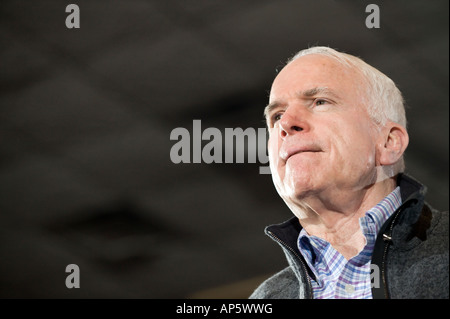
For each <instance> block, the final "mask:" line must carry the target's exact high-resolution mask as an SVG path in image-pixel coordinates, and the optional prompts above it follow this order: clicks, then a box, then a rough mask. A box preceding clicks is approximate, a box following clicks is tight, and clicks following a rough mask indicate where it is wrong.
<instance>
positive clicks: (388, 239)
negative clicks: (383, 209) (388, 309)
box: [381, 211, 400, 299]
mask: <svg viewBox="0 0 450 319" xmlns="http://www.w3.org/2000/svg"><path fill="white" fill-rule="evenodd" d="M399 215H400V211H398V212H397V213H396V214H395V216H394V218H393V219H392V222H391V224H390V225H389V231H388V232H385V233H384V234H383V241H384V242H385V245H384V252H383V258H382V259H381V277H382V279H383V285H384V296H385V297H386V299H389V290H388V285H387V276H386V257H387V252H388V248H389V245H390V244H391V242H392V230H393V229H394V223H395V221H396V219H397V217H398V216H399Z"/></svg>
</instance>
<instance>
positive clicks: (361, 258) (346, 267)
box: [298, 187, 402, 299]
mask: <svg viewBox="0 0 450 319" xmlns="http://www.w3.org/2000/svg"><path fill="white" fill-rule="evenodd" d="M401 204H402V200H401V196H400V187H397V188H396V189H394V191H392V193H390V194H389V195H388V196H386V197H385V198H384V199H383V200H382V201H380V202H379V203H378V204H377V205H376V206H374V207H373V208H371V209H370V210H369V211H367V212H366V214H365V216H364V217H361V218H360V219H359V224H360V226H361V230H362V232H363V234H364V236H365V237H366V241H367V242H366V245H365V247H364V248H363V250H362V251H361V252H360V253H359V254H358V255H356V256H354V257H353V258H351V259H350V260H347V259H345V258H344V256H342V255H341V253H339V252H338V251H337V250H336V249H334V248H333V247H332V246H331V244H330V243H328V242H327V241H325V240H324V239H321V238H318V237H316V236H310V235H308V233H307V232H306V230H305V229H302V230H301V231H300V234H299V237H298V248H299V250H300V253H301V254H302V255H303V256H304V257H305V260H306V262H307V264H308V266H309V267H310V269H311V270H312V272H313V274H314V278H311V283H312V288H313V294H314V298H316V299H327V298H328V299H330V298H334V299H372V289H371V285H372V283H371V278H370V273H371V269H370V261H371V257H372V252H373V248H374V246H375V240H376V238H377V234H378V231H379V229H380V228H381V226H382V225H383V224H384V222H385V221H386V220H387V219H388V218H389V216H391V215H392V213H393V212H394V211H395V210H396V209H397V208H398V207H400V205H401Z"/></svg>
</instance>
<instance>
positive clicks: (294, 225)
mask: <svg viewBox="0 0 450 319" xmlns="http://www.w3.org/2000/svg"><path fill="white" fill-rule="evenodd" d="M397 183H398V185H400V191H401V196H402V203H403V204H402V205H401V206H400V207H399V208H398V209H397V210H396V211H395V212H394V213H393V214H392V216H391V217H390V218H389V219H388V220H387V221H386V223H385V224H384V225H383V227H382V228H381V229H380V231H379V233H378V236H377V241H376V243H375V248H374V252H373V255H372V264H374V265H377V266H378V269H379V270H380V272H379V273H380V276H381V280H379V284H373V285H372V286H373V288H372V296H373V298H374V299H378V298H380V299H382V298H393V299H413V298H418V299H425V298H449V289H448V287H449V267H448V265H449V264H448V261H449V258H448V253H449V241H448V212H439V211H436V210H435V209H433V208H432V207H430V206H429V205H428V204H427V203H426V202H425V201H424V195H425V192H426V187H425V186H424V185H422V184H420V183H419V182H417V181H416V180H414V179H413V178H412V177H410V176H407V175H405V174H400V175H399V176H398V179H397ZM300 230H301V225H300V224H299V222H298V219H297V218H296V217H293V218H291V219H290V220H288V221H286V222H284V223H282V224H278V225H272V226H268V227H267V228H266V229H265V232H266V234H267V235H268V236H269V237H271V238H272V239H273V240H275V241H276V242H277V243H278V244H279V245H280V246H281V247H282V249H283V251H284V253H285V255H286V258H287V260H288V264H289V266H288V267H287V268H285V269H283V270H282V271H280V272H278V273H277V274H275V275H273V276H272V277H270V278H269V279H267V280H266V281H264V282H263V283H262V284H261V285H260V286H259V287H258V288H257V289H256V290H255V291H254V292H253V293H252V294H251V296H250V299H310V298H313V293H312V286H311V279H310V278H311V277H312V276H313V273H312V272H311V270H310V269H309V268H308V266H307V263H306V261H305V260H304V258H303V256H302V255H301V254H300V253H299V251H298V248H297V238H298V235H299V233H300Z"/></svg>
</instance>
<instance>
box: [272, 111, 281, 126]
mask: <svg viewBox="0 0 450 319" xmlns="http://www.w3.org/2000/svg"><path fill="white" fill-rule="evenodd" d="M282 116H283V113H280V112H278V113H275V114H274V115H273V116H272V124H275V123H276V122H278V121H279V120H281V117H282Z"/></svg>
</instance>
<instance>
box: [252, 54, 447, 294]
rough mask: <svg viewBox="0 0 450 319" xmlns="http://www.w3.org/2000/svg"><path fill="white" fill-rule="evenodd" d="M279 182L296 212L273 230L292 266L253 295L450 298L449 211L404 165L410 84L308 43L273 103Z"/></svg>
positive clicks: (277, 84) (278, 84)
mask: <svg viewBox="0 0 450 319" xmlns="http://www.w3.org/2000/svg"><path fill="white" fill-rule="evenodd" d="M265 116H266V120H267V125H268V128H269V142H268V150H269V159H270V168H271V172H272V178H273V182H274V184H275V188H276V189H277V191H278V193H279V195H280V196H281V198H282V199H283V200H284V201H285V203H286V204H287V206H288V207H289V208H290V209H291V211H292V212H293V214H294V215H295V216H294V217H293V218H292V219H290V220H288V221H286V222H284V223H282V224H279V225H272V226H269V227H267V228H266V234H267V235H269V236H270V237H271V238H272V239H274V240H275V241H276V242H278V243H279V244H280V246H281V247H282V248H283V250H284V252H285V254H286V256H287V260H288V263H289V266H288V267H287V268H285V269H284V270H282V271H280V272H279V273H277V274H275V275H274V276H272V277H271V278H269V279H267V280H266V281H265V282H264V283H262V284H261V285H260V286H259V287H258V288H257V289H256V290H255V291H254V292H253V294H252V295H251V296H250V298H352V299H357V298H358V299H359V298H366V299H367V298H448V296H449V293H448V282H449V280H448V273H449V268H448V213H441V212H438V211H436V210H434V209H433V208H431V207H430V206H429V205H428V204H427V203H425V201H424V194H425V187H424V186H423V185H421V184H420V183H419V182H417V181H416V180H414V179H413V178H412V177H409V176H407V175H405V174H404V173H402V172H403V169H404V164H403V153H404V151H405V149H406V147H407V145H408V133H407V130H406V118H405V110H404V106H403V99H402V96H401V93H400V91H399V90H398V89H397V87H396V86H395V84H394V83H393V81H392V80H391V79H389V78H388V77H387V76H386V75H384V74H383V73H381V72H380V71H378V70H376V69H375V68H373V67H371V66H370V65H368V64H366V63H365V62H363V61H362V60H361V59H359V58H357V57H354V56H352V55H349V54H345V53H341V52H338V51H335V50H333V49H330V48H327V47H313V48H310V49H306V50H303V51H300V52H299V53H298V54H297V55H295V56H294V57H293V58H292V59H291V60H290V61H289V62H288V64H287V65H286V66H285V67H284V68H283V69H282V70H281V72H280V73H279V74H278V75H277V77H276V78H275V80H274V82H273V85H272V88H271V92H270V98H269V105H268V106H267V107H266V109H265Z"/></svg>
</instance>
